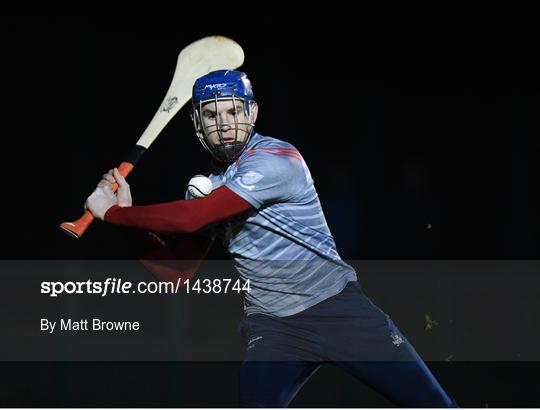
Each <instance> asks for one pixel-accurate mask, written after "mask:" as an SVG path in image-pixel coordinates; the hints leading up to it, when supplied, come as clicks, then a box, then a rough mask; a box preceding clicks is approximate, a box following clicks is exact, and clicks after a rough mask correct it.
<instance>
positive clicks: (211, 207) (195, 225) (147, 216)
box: [104, 186, 253, 233]
mask: <svg viewBox="0 0 540 410" xmlns="http://www.w3.org/2000/svg"><path fill="white" fill-rule="evenodd" d="M250 209H253V207H252V206H251V204H249V202H247V201H245V200H244V199H243V198H241V197H240V196H239V195H237V194H235V193H234V192H233V191H231V190H230V189H229V188H227V187H224V186H223V187H220V188H218V189H216V190H214V191H212V193H211V194H210V195H209V196H207V197H206V198H201V199H192V200H189V201H183V200H181V201H173V202H166V203H162V204H154V205H144V206H131V207H125V208H122V207H120V206H118V205H114V206H112V207H111V208H109V210H108V211H107V212H106V213H105V218H104V219H105V221H106V222H110V223H113V224H116V225H124V226H130V227H133V228H140V229H146V230H149V231H156V232H163V233H190V232H196V231H198V230H199V229H201V228H204V227H205V226H207V225H210V224H212V223H215V222H219V221H223V220H225V219H228V218H232V217H234V216H237V215H240V214H242V213H244V212H246V211H248V210H250Z"/></svg>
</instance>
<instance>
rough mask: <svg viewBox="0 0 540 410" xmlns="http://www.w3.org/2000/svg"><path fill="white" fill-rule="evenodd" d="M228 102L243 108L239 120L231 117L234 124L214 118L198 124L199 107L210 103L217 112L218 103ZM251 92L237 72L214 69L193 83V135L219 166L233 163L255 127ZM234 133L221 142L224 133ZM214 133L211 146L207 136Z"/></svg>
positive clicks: (240, 74) (245, 81)
mask: <svg viewBox="0 0 540 410" xmlns="http://www.w3.org/2000/svg"><path fill="white" fill-rule="evenodd" d="M222 100H230V101H231V104H232V106H234V107H235V110H236V104H237V101H241V102H242V104H243V107H244V116H242V117H241V118H242V119H241V120H239V119H238V118H239V117H237V116H235V117H234V122H233V121H230V122H229V123H227V122H223V121H222V119H221V117H218V116H215V119H214V121H213V122H211V123H210V124H209V123H208V121H207V122H206V124H203V122H202V115H203V105H204V106H207V104H211V103H214V104H215V111H216V112H217V108H218V101H222ZM254 104H255V100H254V99H253V90H252V88H251V82H250V81H249V79H248V78H247V75H246V74H245V73H243V72H241V71H234V70H217V71H212V72H210V73H208V74H206V75H204V76H202V77H200V78H199V79H197V80H196V81H195V84H194V85H193V94H192V111H191V117H192V119H193V123H194V125H195V132H196V134H197V136H198V137H199V140H200V141H201V144H202V145H203V147H204V148H205V149H206V150H207V151H208V152H210V154H211V155H212V157H213V158H214V159H215V160H216V161H217V162H219V163H221V164H229V163H231V162H233V161H234V160H236V159H237V158H238V157H239V156H240V154H241V153H242V151H243V150H244V148H245V147H246V145H247V143H248V141H249V139H250V138H251V135H252V134H253V127H254V125H255V116H254V111H253V106H254ZM231 130H233V131H234V133H235V137H234V140H232V138H227V139H224V138H223V135H224V133H225V132H231ZM212 133H216V135H217V136H218V138H217V140H218V141H219V142H218V143H212V142H211V140H212V139H211V138H208V136H209V135H210V134H212ZM213 140H214V141H215V140H216V138H215V137H214V138H213Z"/></svg>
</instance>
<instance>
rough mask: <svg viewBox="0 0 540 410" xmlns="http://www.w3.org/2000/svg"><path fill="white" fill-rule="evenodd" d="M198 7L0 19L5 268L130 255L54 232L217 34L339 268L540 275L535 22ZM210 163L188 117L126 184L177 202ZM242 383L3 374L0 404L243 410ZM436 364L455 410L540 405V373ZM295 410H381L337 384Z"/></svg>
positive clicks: (170, 375)
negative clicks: (535, 263) (301, 184)
mask: <svg viewBox="0 0 540 410" xmlns="http://www.w3.org/2000/svg"><path fill="white" fill-rule="evenodd" d="M250 5H251V6H255V5H254V4H250ZM192 6H193V9H186V10H167V11H163V12H157V11H156V9H154V10H152V11H150V10H142V9H138V10H137V9H133V8H131V9H130V10H129V11H126V10H112V9H110V10H107V9H102V10H92V9H86V10H75V9H71V10H68V9H17V10H8V11H5V12H4V13H3V15H2V17H1V22H2V24H1V26H0V32H1V42H2V54H3V55H2V61H3V63H2V71H3V87H2V94H3V105H4V107H3V125H4V127H3V130H4V132H3V136H2V139H1V141H2V144H3V145H2V148H3V149H2V153H3V155H2V161H1V164H2V176H3V190H2V191H3V195H2V196H3V201H2V215H3V222H2V225H3V226H2V227H3V239H2V258H3V259H97V258H123V257H130V256H131V249H130V248H129V246H128V245H127V241H125V240H124V239H125V231H122V230H120V229H117V228H116V227H111V226H107V225H105V224H95V225H94V226H92V228H90V229H91V230H90V232H88V234H87V235H86V236H85V237H84V238H83V239H82V240H80V241H73V240H71V239H69V238H67V237H66V236H63V235H62V234H61V233H60V231H59V229H58V224H59V223H60V222H62V221H64V220H66V219H67V220H69V219H75V217H78V216H79V213H80V211H81V209H82V204H83V202H84V199H85V198H86V196H87V195H88V193H89V192H91V191H92V189H93V187H94V186H95V184H96V183H97V181H98V180H99V177H100V175H101V174H102V173H103V172H104V171H106V170H107V169H108V168H110V167H111V166H114V165H117V163H118V162H119V161H120V160H121V159H122V158H123V157H124V156H125V155H126V154H127V153H128V152H129V150H130V147H131V146H132V145H133V144H134V142H135V141H136V140H137V138H138V137H139V135H140V134H141V133H142V131H143V130H144V128H145V127H146V125H147V123H148V122H149V120H150V119H151V117H152V115H153V114H154V112H155V111H156V110H157V108H158V105H159V103H160V102H161V100H162V98H163V96H164V93H165V91H166V89H167V87H168V85H169V82H170V79H171V76H172V72H173V70H174V65H175V63H176V58H177V54H178V51H179V50H180V49H181V48H182V47H183V46H185V45H186V44H188V43H190V42H192V41H194V40H197V39H198V38H200V37H203V36H205V35H209V34H223V35H227V36H230V37H231V38H233V39H235V40H237V41H238V42H239V43H240V44H241V45H242V46H243V48H244V51H245V53H246V61H245V64H244V66H243V67H242V69H243V70H244V71H246V72H247V73H248V75H249V76H250V78H251V80H252V83H253V86H254V92H255V95H256V99H257V100H258V102H259V105H260V115H259V120H258V122H257V130H258V131H259V132H260V133H262V134H264V135H270V136H274V137H277V138H281V139H285V140H288V141H290V142H291V143H293V144H294V145H295V146H296V147H297V148H299V150H300V152H301V153H302V154H303V156H304V159H305V160H306V162H307V164H308V166H309V167H310V169H311V172H312V175H313V177H314V179H315V184H316V188H317V190H318V192H319V195H320V199H321V202H322V204H323V207H324V209H325V214H326V217H327V220H328V223H329V226H330V229H331V231H332V233H333V234H334V236H335V239H336V242H337V245H338V251H339V252H340V254H341V256H342V257H343V258H347V259H536V258H538V234H539V226H540V224H539V218H538V208H539V207H538V205H539V204H538V189H537V186H538V170H537V158H538V109H539V108H540V107H539V105H540V104H539V99H538V97H539V93H538V85H539V84H538V79H537V75H538V72H539V68H540V64H539V63H538V61H537V44H538V38H539V28H538V24H537V23H536V21H535V18H534V13H532V11H531V10H527V9H521V10H518V9H512V10H508V9H505V10H493V9H485V10H480V11H473V10H470V9H466V8H463V9H440V10H435V9H424V8H422V9H421V8H418V9H406V10H405V9H404V10H388V9H384V8H381V9H380V10H374V9H367V8H361V9H357V10H353V9H352V8H350V7H343V6H338V5H336V6H335V7H333V8H329V7H322V6H321V7H316V6H310V7H306V8H304V9H302V10H299V11H295V12H293V11H291V10H290V9H289V7H288V6H287V5H286V4H284V3H272V4H259V5H258V7H261V9H260V10H254V9H253V10H251V9H249V7H248V5H246V4H241V3H236V4H227V5H221V6H219V5H211V6H210V5H207V7H206V8H205V7H204V5H203V4H201V5H200V7H199V6H197V5H192ZM207 161H208V158H207V154H206V153H205V152H204V151H203V149H202V147H201V146H200V144H199V142H198V141H197V140H196V137H195V135H194V133H193V131H192V124H191V121H190V119H189V116H188V111H187V109H186V108H184V109H182V110H181V111H180V113H179V114H178V115H177V117H176V118H175V119H174V120H173V121H172V122H171V123H170V124H169V125H168V126H167V128H166V129H165V131H164V132H163V133H162V135H161V136H160V138H159V139H158V140H157V141H156V142H155V143H154V145H153V146H152V147H151V149H150V150H149V151H148V152H147V154H145V157H144V159H143V160H142V161H141V163H140V165H139V166H138V167H137V168H136V169H135V171H134V172H133V174H132V175H131V176H130V183H131V186H132V192H133V196H134V200H135V202H136V203H139V204H144V203H153V202H163V201H169V200H173V199H177V198H181V197H182V196H183V193H184V190H185V186H186V183H187V181H188V180H189V178H190V177H191V176H192V175H194V174H197V173H200V172H201V171H202V170H204V169H205V168H206V164H207ZM428 228H429V229H428ZM223 256H224V253H223V251H222V250H220V249H214V250H213V251H212V257H214V258H220V257H223ZM501 302H502V303H507V304H509V306H510V305H512V303H513V301H512V300H501ZM383 308H384V306H383ZM531 309H538V306H531ZM520 320H527V318H520ZM501 332H504V323H501ZM235 366H236V367H235ZM237 366H238V365H237V364H231V363H229V364H208V363H207V364H201V363H194V364H182V363H165V364H163V363H162V364H151V363H144V364H138V363H124V364H114V363H101V364H99V363H93V364H88V363H87V364H80V363H64V364H60V363H56V364H54V363H41V364H36V363H24V364H21V363H16V364H14V363H11V364H5V366H3V369H4V371H3V375H2V385H3V386H4V387H3V388H2V389H1V390H2V392H0V399H1V400H2V403H3V404H5V405H9V406H17V405H32V406H40V405H52V406H122V405H128V406H138V405H141V406H235V405H236V401H235V400H237V380H236V379H235V377H231V375H235V374H236V372H237ZM433 366H434V367H433V370H434V373H436V375H437V377H438V378H439V379H440V380H441V382H442V384H443V385H444V386H445V387H446V388H447V390H449V391H450V392H451V393H452V394H453V395H454V396H455V397H456V399H457V400H458V401H459V402H460V404H461V405H462V406H479V407H484V406H485V404H486V403H487V404H488V405H489V406H490V407H495V406H518V407H519V406H531V405H536V406H538V398H537V396H536V394H535V392H534V391H531V389H532V380H533V378H534V374H535V372H536V371H537V370H538V365H537V364H536V363H523V362H522V363H453V364H452V365H450V364H448V363H433ZM293 405H298V406H302V405H307V406H317V405H321V406H347V405H349V406H385V405H390V404H389V402H387V401H385V399H384V398H382V397H381V396H379V395H378V394H377V393H375V392H373V391H371V390H370V389H369V388H367V387H364V386H363V385H361V384H360V383H359V382H357V381H355V380H352V379H351V378H349V377H348V376H347V375H343V374H341V373H338V372H337V371H335V372H334V371H333V370H332V369H331V368H329V369H324V370H322V371H321V372H320V373H319V374H317V375H316V376H315V377H314V378H313V380H312V381H311V382H310V383H308V384H307V385H306V387H305V388H304V390H302V392H301V393H300V395H299V396H298V397H297V399H296V400H295V401H294V402H293Z"/></svg>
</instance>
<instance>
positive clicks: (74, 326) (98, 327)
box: [41, 318, 141, 333]
mask: <svg viewBox="0 0 540 410" xmlns="http://www.w3.org/2000/svg"><path fill="white" fill-rule="evenodd" d="M58 324H60V326H59V327H58V330H59V331H61V332H63V331H68V332H71V331H73V332H81V331H82V332H84V331H96V332H100V331H105V332H111V331H112V332H115V331H116V332H124V331H127V332H131V331H135V332H136V331H138V330H140V327H141V325H140V323H139V322H120V321H116V322H114V321H113V322H110V321H105V320H101V319H96V318H94V319H80V320H73V319H60V321H59V322H58V321H53V320H48V319H41V331H42V332H48V333H53V332H54V331H55V330H56V329H57V325H58Z"/></svg>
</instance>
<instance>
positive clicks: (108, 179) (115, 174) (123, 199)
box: [97, 168, 133, 207]
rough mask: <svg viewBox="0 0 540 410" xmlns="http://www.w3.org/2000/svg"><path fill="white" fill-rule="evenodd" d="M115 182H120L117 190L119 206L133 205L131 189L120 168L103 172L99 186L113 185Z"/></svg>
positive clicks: (110, 186)
mask: <svg viewBox="0 0 540 410" xmlns="http://www.w3.org/2000/svg"><path fill="white" fill-rule="evenodd" d="M115 182H118V190H117V191H116V197H117V198H118V206H122V207H124V206H131V205H132V203H133V201H132V199H131V190H130V188H129V184H128V183H127V181H126V179H125V178H124V177H123V176H122V175H121V174H120V171H118V168H114V169H110V170H109V172H107V173H106V174H103V179H102V180H101V181H99V183H98V185H97V186H98V188H104V187H109V188H111V189H112V186H113V184H114V183H115Z"/></svg>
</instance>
